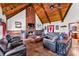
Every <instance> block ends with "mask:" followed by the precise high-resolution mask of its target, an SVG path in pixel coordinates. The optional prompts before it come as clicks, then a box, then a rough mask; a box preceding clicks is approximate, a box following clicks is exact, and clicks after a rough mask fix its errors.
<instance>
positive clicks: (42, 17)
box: [32, 3, 49, 23]
mask: <svg viewBox="0 0 79 59" xmlns="http://www.w3.org/2000/svg"><path fill="white" fill-rule="evenodd" d="M32 6H33V8H34V10H35V12H36V14H37V15H38V16H39V18H40V20H41V21H42V23H49V21H48V19H47V16H46V14H45V12H44V9H43V8H42V6H41V4H40V3H39V4H36V3H35V4H32Z"/></svg>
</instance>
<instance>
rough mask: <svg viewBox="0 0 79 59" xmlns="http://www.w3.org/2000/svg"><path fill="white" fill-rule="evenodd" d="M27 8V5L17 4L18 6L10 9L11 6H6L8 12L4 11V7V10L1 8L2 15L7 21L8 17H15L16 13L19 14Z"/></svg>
mask: <svg viewBox="0 0 79 59" xmlns="http://www.w3.org/2000/svg"><path fill="white" fill-rule="evenodd" d="M28 6H29V4H19V5H18V6H16V7H14V5H13V7H12V5H11V6H8V7H7V8H8V10H7V9H6V7H4V8H3V12H4V14H5V15H6V17H7V19H8V18H10V17H12V16H14V15H16V14H17V13H19V12H21V11H22V10H24V9H25V8H26V7H28ZM5 9H6V10H7V11H5Z"/></svg>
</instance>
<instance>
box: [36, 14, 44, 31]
mask: <svg viewBox="0 0 79 59" xmlns="http://www.w3.org/2000/svg"><path fill="white" fill-rule="evenodd" d="M35 28H36V30H42V29H43V24H42V23H41V21H40V19H39V17H38V16H37V15H35Z"/></svg>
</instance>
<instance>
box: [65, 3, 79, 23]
mask: <svg viewBox="0 0 79 59" xmlns="http://www.w3.org/2000/svg"><path fill="white" fill-rule="evenodd" d="M77 21H79V3H74V4H72V6H71V8H70V10H69V11H68V14H67V16H66V17H65V19H64V22H68V23H71V22H77Z"/></svg>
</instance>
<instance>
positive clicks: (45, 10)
mask: <svg viewBox="0 0 79 59" xmlns="http://www.w3.org/2000/svg"><path fill="white" fill-rule="evenodd" d="M41 6H42V8H43V9H44V12H45V14H46V16H47V19H48V21H49V23H51V21H50V18H49V16H48V14H47V12H46V10H45V8H44V6H43V4H41Z"/></svg>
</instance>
